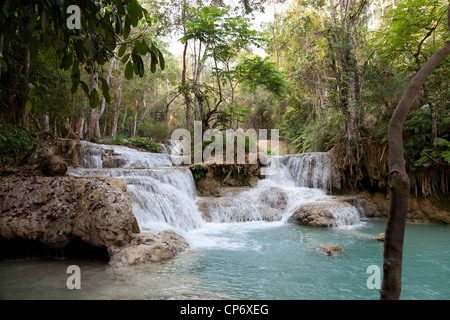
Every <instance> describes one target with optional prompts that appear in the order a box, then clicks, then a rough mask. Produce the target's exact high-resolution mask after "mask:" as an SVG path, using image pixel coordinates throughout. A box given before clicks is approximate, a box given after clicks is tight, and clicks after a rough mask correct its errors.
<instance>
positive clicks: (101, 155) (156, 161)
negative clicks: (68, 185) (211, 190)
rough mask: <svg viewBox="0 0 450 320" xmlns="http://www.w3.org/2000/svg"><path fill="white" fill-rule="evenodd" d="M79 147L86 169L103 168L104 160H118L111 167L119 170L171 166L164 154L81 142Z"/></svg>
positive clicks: (168, 158) (170, 161) (169, 160)
mask: <svg viewBox="0 0 450 320" xmlns="http://www.w3.org/2000/svg"><path fill="white" fill-rule="evenodd" d="M81 145H82V146H83V166H84V167H87V168H104V167H105V166H104V165H103V162H104V161H105V160H104V159H105V158H110V159H115V158H118V159H120V162H116V165H115V166H113V167H120V168H139V167H143V168H149V167H150V168H151V167H169V166H171V165H172V160H171V159H170V156H169V155H168V154H164V153H150V152H141V151H139V150H136V149H133V148H128V147H124V146H116V145H104V144H96V143H91V142H87V141H81ZM108 152H109V153H110V154H108Z"/></svg>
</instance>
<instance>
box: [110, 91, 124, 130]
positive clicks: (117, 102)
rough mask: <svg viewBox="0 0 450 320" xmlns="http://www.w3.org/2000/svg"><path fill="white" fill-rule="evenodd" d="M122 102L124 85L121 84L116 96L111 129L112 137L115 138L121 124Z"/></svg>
mask: <svg viewBox="0 0 450 320" xmlns="http://www.w3.org/2000/svg"><path fill="white" fill-rule="evenodd" d="M121 100H122V85H121V84H119V88H118V89H117V94H115V95H114V120H113V125H112V128H111V137H113V138H115V137H116V134H117V124H118V122H119V111H120V103H121Z"/></svg>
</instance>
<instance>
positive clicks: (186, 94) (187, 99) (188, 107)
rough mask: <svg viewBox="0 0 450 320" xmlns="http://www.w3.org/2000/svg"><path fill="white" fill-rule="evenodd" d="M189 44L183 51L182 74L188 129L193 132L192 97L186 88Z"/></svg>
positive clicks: (185, 45) (186, 44)
mask: <svg viewBox="0 0 450 320" xmlns="http://www.w3.org/2000/svg"><path fill="white" fill-rule="evenodd" d="M187 47H188V43H187V41H186V43H185V44H184V50H183V70H182V72H181V84H182V86H183V90H184V93H183V95H184V102H185V103H186V129H187V130H189V131H190V130H191V96H190V95H189V91H188V90H187V88H186V52H187Z"/></svg>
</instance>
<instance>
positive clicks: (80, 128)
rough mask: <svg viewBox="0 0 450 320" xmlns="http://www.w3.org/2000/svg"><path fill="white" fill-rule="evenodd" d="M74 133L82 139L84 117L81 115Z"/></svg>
mask: <svg viewBox="0 0 450 320" xmlns="http://www.w3.org/2000/svg"><path fill="white" fill-rule="evenodd" d="M75 133H76V134H77V135H78V136H79V137H80V139H83V137H84V118H83V117H81V118H80V120H79V121H78V124H77V129H76V131H75Z"/></svg>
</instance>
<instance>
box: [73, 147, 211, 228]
mask: <svg viewBox="0 0 450 320" xmlns="http://www.w3.org/2000/svg"><path fill="white" fill-rule="evenodd" d="M82 143H83V147H84V148H83V156H84V157H83V166H84V167H81V168H80V167H79V168H70V170H69V174H72V175H74V176H102V177H115V178H119V179H122V180H123V181H125V183H126V184H127V194H128V196H129V197H130V201H131V205H132V207H133V213H134V215H135V217H136V219H137V221H138V224H139V227H140V229H141V231H144V232H145V231H149V230H163V229H173V228H175V229H178V230H180V231H189V230H192V229H195V228H199V227H200V226H201V225H202V224H203V223H204V221H203V219H202V216H201V213H200V211H199V210H198V206H197V203H196V201H197V199H196V189H195V182H194V178H193V176H192V173H191V171H190V170H189V168H187V167H173V166H172V163H171V160H170V156H169V155H168V154H156V153H149V152H141V151H138V150H135V149H132V148H128V147H124V146H109V145H98V144H93V143H88V142H82ZM111 159H112V160H113V161H111ZM105 164H108V166H112V165H115V167H108V168H106V167H105ZM137 167H139V168H137Z"/></svg>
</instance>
